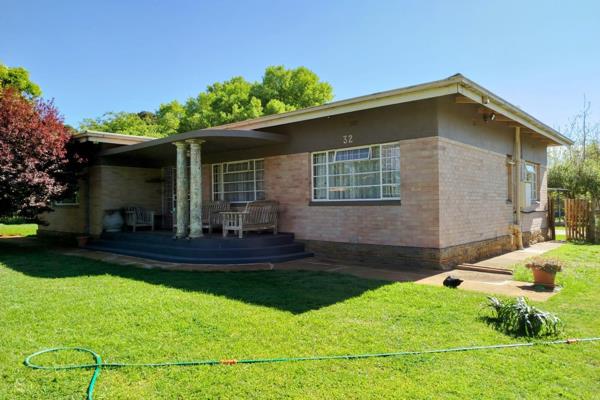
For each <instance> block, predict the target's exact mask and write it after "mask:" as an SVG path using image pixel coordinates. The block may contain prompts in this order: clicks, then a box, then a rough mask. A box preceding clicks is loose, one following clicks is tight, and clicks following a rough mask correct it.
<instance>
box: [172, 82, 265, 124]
mask: <svg viewBox="0 0 600 400" xmlns="http://www.w3.org/2000/svg"><path fill="white" fill-rule="evenodd" d="M251 91H252V84H251V83H250V82H248V81H246V80H245V79H244V78H242V77H241V76H236V77H234V78H232V79H230V80H228V81H225V82H217V83H214V84H212V85H210V86H208V87H207V88H206V92H202V93H200V94H199V95H198V96H197V97H195V98H190V99H188V101H186V103H185V107H184V108H185V116H184V118H183V121H182V124H181V126H180V131H183V132H186V131H191V130H194V129H202V128H208V127H211V126H217V125H222V124H227V123H230V122H236V121H243V120H245V119H250V118H256V117H260V116H261V115H262V114H263V112H262V104H261V102H260V100H259V99H257V98H256V97H254V96H252V95H251Z"/></svg>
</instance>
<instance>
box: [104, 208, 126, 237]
mask: <svg viewBox="0 0 600 400" xmlns="http://www.w3.org/2000/svg"><path fill="white" fill-rule="evenodd" d="M124 223H125V221H123V216H122V215H121V211H120V210H106V211H105V212H104V218H103V219H102V225H104V230H105V231H106V232H120V231H121V228H123V224H124Z"/></svg>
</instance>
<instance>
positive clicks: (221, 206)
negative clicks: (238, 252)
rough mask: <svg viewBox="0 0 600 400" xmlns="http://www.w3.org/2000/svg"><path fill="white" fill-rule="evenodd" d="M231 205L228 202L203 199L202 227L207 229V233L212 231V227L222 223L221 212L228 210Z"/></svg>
mask: <svg viewBox="0 0 600 400" xmlns="http://www.w3.org/2000/svg"><path fill="white" fill-rule="evenodd" d="M230 209H231V205H230V203H229V202H226V201H222V200H217V201H205V202H203V203H202V228H203V229H208V233H212V230H213V228H214V227H219V226H221V225H222V223H223V217H222V215H221V212H224V211H229V210H230Z"/></svg>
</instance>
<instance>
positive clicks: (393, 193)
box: [383, 185, 400, 199]
mask: <svg viewBox="0 0 600 400" xmlns="http://www.w3.org/2000/svg"><path fill="white" fill-rule="evenodd" d="M383 197H384V198H386V199H388V198H394V199H398V198H400V186H398V185H394V186H392V185H385V186H383Z"/></svg>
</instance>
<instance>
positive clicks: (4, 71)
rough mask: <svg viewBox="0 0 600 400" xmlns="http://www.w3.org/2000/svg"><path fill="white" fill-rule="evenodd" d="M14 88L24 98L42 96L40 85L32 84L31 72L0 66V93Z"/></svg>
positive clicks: (20, 68)
mask: <svg viewBox="0 0 600 400" xmlns="http://www.w3.org/2000/svg"><path fill="white" fill-rule="evenodd" d="M9 87H12V88H14V89H15V90H17V91H18V92H19V93H21V94H22V95H23V96H26V97H29V98H33V97H39V96H41V95H42V90H41V89H40V87H39V86H38V85H36V84H35V83H33V82H31V80H30V79H29V72H27V70H26V69H25V68H22V67H13V68H11V67H8V66H6V65H3V64H0V91H2V90H5V89H6V88H9Z"/></svg>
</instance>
